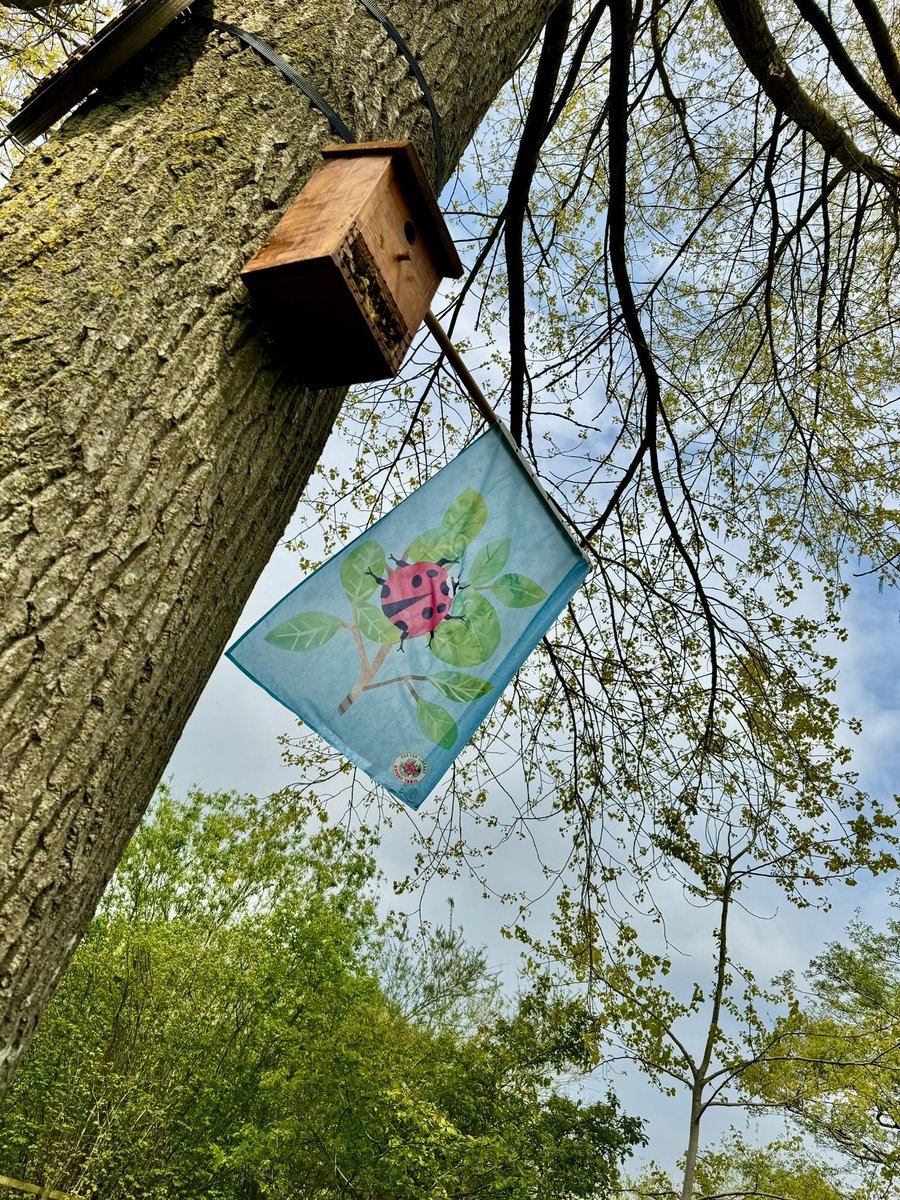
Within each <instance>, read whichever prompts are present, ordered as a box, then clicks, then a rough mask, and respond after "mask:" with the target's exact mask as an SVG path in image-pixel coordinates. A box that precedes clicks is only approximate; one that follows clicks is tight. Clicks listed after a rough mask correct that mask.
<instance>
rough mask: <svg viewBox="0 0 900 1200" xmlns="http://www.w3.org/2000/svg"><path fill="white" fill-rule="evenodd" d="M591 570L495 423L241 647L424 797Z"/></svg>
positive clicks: (358, 749) (379, 774) (327, 725)
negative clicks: (448, 668)
mask: <svg viewBox="0 0 900 1200" xmlns="http://www.w3.org/2000/svg"><path fill="white" fill-rule="evenodd" d="M587 570H588V567H587V563H586V561H585V559H584V557H583V555H582V553H581V551H580V550H579V548H578V547H577V546H576V545H575V543H574V541H573V540H572V538H571V536H570V535H569V533H568V531H567V530H566V529H565V527H564V526H563V525H562V523H561V521H560V519H559V517H558V516H557V515H556V513H555V512H554V511H553V509H552V508H551V507H550V505H549V503H548V501H547V500H546V498H545V497H544V495H543V493H542V492H541V491H540V488H539V487H538V485H537V484H536V483H535V481H534V479H533V477H532V476H531V473H530V471H529V469H528V468H527V466H526V465H525V464H524V463H523V461H522V460H521V458H520V457H519V454H518V452H517V451H516V449H515V447H514V446H513V444H512V443H511V441H510V439H509V435H508V434H507V433H506V431H505V430H504V429H503V428H502V427H498V426H495V427H494V428H492V429H490V430H488V432H487V433H485V434H483V435H482V436H481V437H480V438H478V439H477V440H476V441H474V442H473V443H472V444H471V445H470V446H468V447H467V448H466V449H465V450H463V451H462V453H461V454H459V455H458V456H457V458H455V459H454V460H453V461H452V462H450V463H448V464H447V466H445V467H444V468H443V469H442V470H440V471H438V472H437V474H435V475H434V476H433V477H432V478H431V479H429V480H428V482H427V483H425V484H423V485H422V486H421V487H420V488H419V489H417V490H416V491H415V492H413V493H412V494H411V495H410V496H408V497H407V498H406V499H405V500H403V501H402V502H401V503H400V504H399V505H398V506H397V507H396V508H395V509H393V510H392V511H391V512H389V513H388V514H386V515H385V516H384V517H382V518H381V519H380V520H379V521H377V522H375V524H374V525H372V526H371V528H370V529H368V530H367V531H366V532H365V533H363V534H361V535H360V536H359V537H358V538H356V540H355V541H353V542H352V543H350V545H349V546H346V547H345V548H344V549H343V550H341V551H340V552H339V553H338V554H336V555H335V556H334V557H333V558H332V559H330V560H329V561H328V562H326V563H325V564H324V565H323V566H321V567H320V568H319V569H318V570H317V571H315V572H314V573H313V574H312V575H310V576H309V578H308V579H306V580H304V581H303V582H302V583H301V584H300V585H299V586H298V587H296V588H295V589H294V590H293V591H292V592H290V593H289V594H288V595H287V596H285V597H284V599H283V600H281V601H279V603H278V604H276V605H275V606H274V608H272V609H271V610H270V611H269V612H268V613H267V614H266V615H265V616H264V617H263V618H262V619H261V620H260V621H258V622H257V623H256V625H254V626H253V628H252V629H250V630H249V631H248V632H247V633H246V634H244V635H243V637H241V638H240V639H239V640H238V641H237V642H236V643H235V644H234V645H233V646H232V647H231V648H230V649H229V650H228V651H227V654H228V657H229V658H230V659H231V660H232V661H233V662H234V663H235V664H236V665H237V666H238V667H239V668H240V669H241V670H242V671H244V672H245V674H247V675H249V676H250V678H251V679H253V680H255V682H257V683H259V684H260V685H261V686H262V687H263V688H265V689H266V691H268V692H269V693H270V694H271V695H273V696H274V697H275V698H276V699H278V700H279V701H281V703H283V704H284V705H286V706H287V707H288V708H289V709H290V710H291V711H292V712H294V713H296V714H297V715H298V716H299V717H300V718H301V719H302V720H303V721H304V722H305V723H306V724H307V725H308V726H310V728H312V729H314V730H315V731H316V732H317V733H319V734H321V736H323V737H324V738H325V739H326V740H327V741H328V742H330V743H331V744H332V745H333V746H335V747H336V748H337V749H338V750H340V751H341V752H342V753H343V754H344V755H345V756H346V757H347V758H349V759H350V761H351V762H354V763H356V764H357V765H358V766H360V767H362V768H363V769H364V770H365V771H366V772H367V773H368V774H369V775H370V776H371V777H372V779H373V780H375V781H376V782H377V783H380V784H382V785H383V786H384V787H385V788H387V790H388V791H390V792H391V793H392V794H393V795H396V796H399V797H400V799H402V800H403V801H404V802H405V803H407V804H409V805H410V807H412V808H418V807H419V805H420V804H421V803H422V801H423V800H425V798H426V797H427V796H428V795H429V794H430V792H431V791H432V790H433V789H434V787H435V786H436V785H437V784H438V782H439V781H440V778H441V776H442V775H443V774H444V773H445V772H446V770H447V769H448V768H449V766H450V765H451V763H452V762H453V760H454V759H455V758H456V756H457V755H458V754H459V753H460V751H461V750H462V749H463V747H464V746H465V744H466V743H467V742H468V740H469V739H470V738H471V736H472V734H473V733H474V732H475V730H476V729H477V728H478V726H479V725H480V724H481V722H482V721H483V720H484V718H485V717H486V716H487V714H488V712H489V711H490V710H491V708H493V706H494V704H495V703H496V702H497V700H498V699H499V697H500V694H501V693H502V691H503V688H504V687H505V686H506V685H507V683H509V681H510V679H512V677H513V675H514V674H515V673H516V671H517V670H518V669H519V667H520V666H521V665H522V663H523V662H524V661H525V659H526V658H527V657H528V655H529V654H530V653H531V651H532V649H533V648H534V646H535V645H536V644H537V642H538V641H539V640H540V638H541V637H542V636H543V634H544V633H545V632H546V631H547V629H548V628H549V627H550V625H551V624H552V623H553V621H554V620H555V619H556V617H557V616H558V614H559V612H560V611H561V609H562V608H563V606H564V605H565V604H566V603H567V601H568V600H569V599H570V598H571V596H572V594H573V593H574V592H575V591H576V589H577V588H578V587H579V586H580V584H581V583H582V581H583V580H584V577H585V575H586V574H587ZM446 667H450V668H452V669H451V670H447V669H445V668H446ZM473 668H476V669H477V670H475V671H473Z"/></svg>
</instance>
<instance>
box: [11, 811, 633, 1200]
mask: <svg viewBox="0 0 900 1200" xmlns="http://www.w3.org/2000/svg"><path fill="white" fill-rule="evenodd" d="M295 818H296V813H295V812H294V811H293V810H292V807H291V804H290V803H289V802H287V803H285V802H282V803H281V804H280V805H279V803H278V801H277V799H276V798H272V799H270V800H268V801H266V802H265V803H260V802H258V801H255V800H253V799H251V798H248V797H240V796H236V795H212V796H210V795H204V794H202V793H194V794H192V795H191V796H190V797H189V799H188V800H187V801H185V802H181V803H179V802H176V801H174V800H173V799H172V797H171V796H170V795H169V794H168V793H167V792H165V791H163V792H162V793H161V795H160V797H159V799H158V802H157V803H156V805H155V806H154V808H153V810H152V813H151V814H150V815H149V817H148V819H147V820H146V821H145V822H144V824H143V825H142V826H141V828H140V829H139V831H138V834H137V836H136V837H135V839H134V841H133V842H132V844H131V846H130V847H129V849H128V851H127V852H126V855H125V858H124V859H123V861H122V864H121V866H120V868H119V870H118V872H117V874H116V876H115V878H114V880H113V882H112V884H111V886H110V889H109V891H108V892H107V894H106V896H105V897H104V900H103V904H102V905H101V908H100V911H99V912H98V914H97V916H96V917H95V919H94V922H93V924H92V926H91V929H90V932H89V934H88V936H87V938H86V939H85V941H84V943H83V944H82V946H81V947H80V948H79V950H78V951H77V953H76V955H75V957H74V959H73V962H72V964H71V966H70V968H69V970H68V971H67V973H66V975H65V977H64V979H63V981H62V983H61V985H60V988H59V990H58V992H57V994H56V996H55V998H54V1000H53V1002H52V1004H51V1006H50V1008H49V1009H48V1011H47V1013H46V1016H45V1018H44V1021H43V1023H42V1025H41V1028H40V1032H39V1035H38V1037H37V1039H36V1041H35V1043H34V1045H33V1047H32V1050H31V1053H30V1054H29V1055H28V1056H27V1058H26V1059H25V1061H24V1063H23V1065H22V1068H21V1070H20V1073H19V1075H18V1076H17V1079H16V1082H15V1084H14V1086H13V1088H12V1089H11V1091H10V1093H9V1095H8V1097H7V1099H6V1102H5V1104H4V1107H3V1111H2V1115H0V1163H2V1166H3V1170H4V1171H5V1172H7V1173H10V1174H18V1176H19V1177H23V1178H25V1179H30V1180H38V1181H40V1182H41V1184H44V1183H53V1184H54V1185H55V1186H57V1187H59V1188H62V1189H63V1190H67V1191H71V1192H74V1193H76V1194H78V1195H80V1196H93V1195H98V1196H103V1197H109V1198H110V1200H112V1198H117V1197H121V1198H123V1200H124V1198H126V1197H127V1198H134V1200H138V1198H139V1197H164V1196H165V1197H179V1196H183V1197H185V1198H191V1200H193V1198H199V1197H211V1198H212V1197H215V1198H216V1200H224V1198H226V1197H235V1198H239V1197H240V1198H248V1197H258V1196H263V1195H265V1196H273V1197H280V1196H284V1197H287V1196H309V1197H316V1198H321V1197H329V1196H335V1197H337V1196H341V1197H351V1198H354V1200H362V1198H365V1197H371V1198H377V1197H384V1198H385V1200H397V1198H403V1197H408V1198H409V1200H413V1198H416V1200H418V1198H420V1197H422V1196H432V1197H436V1198H437V1197H451V1196H456V1197H472V1198H475V1197H488V1196H490V1197H492V1198H493V1197H498V1198H508V1200H520V1198H521V1200H525V1198H526V1197H538V1196H540V1197H549V1198H550V1200H553V1198H558V1200H572V1198H575V1197H579V1196H582V1197H585V1200H587V1198H588V1197H597V1196H601V1195H608V1194H611V1191H612V1190H613V1189H614V1188H615V1186H616V1184H617V1180H618V1170H619V1165H620V1163H621V1162H622V1160H623V1158H625V1157H626V1156H627V1155H628V1154H630V1153H631V1151H632V1149H633V1148H634V1147H635V1145H637V1144H638V1143H639V1142H640V1141H641V1140H642V1134H641V1127H640V1122H639V1121H636V1120H635V1119H633V1118H631V1117H628V1116H625V1115H624V1114H622V1113H621V1112H620V1111H619V1109H618V1106H617V1104H616V1102H615V1100H614V1099H613V1098H612V1097H608V1098H607V1099H605V1100H600V1101H594V1102H580V1101H578V1100H576V1099H573V1098H572V1097H571V1096H570V1095H568V1094H567V1093H566V1091H564V1090H562V1089H561V1087H560V1085H559V1084H558V1082H557V1080H558V1079H559V1077H560V1075H561V1073H566V1074H567V1075H571V1074H572V1073H573V1072H574V1073H576V1074H577V1073H578V1072H584V1071H585V1070H589V1069H590V1067H591V1066H592V1065H593V1064H592V1059H591V1041H590V1037H589V1036H588V1034H589V1027H590V1017H589V1015H588V1013H587V1010H586V1009H585V1008H584V1006H583V1005H581V1004H579V1003H576V1002H573V1001H568V1000H566V999H565V998H563V997H562V996H555V995H554V994H553V993H552V992H551V991H549V990H548V989H547V988H546V987H541V986H537V987H536V988H535V989H533V990H532V991H530V992H528V993H525V994H523V995H522V996H521V997H520V998H519V1000H518V1001H515V1002H513V1001H510V1000H506V999H504V998H503V997H502V995H501V994H500V991H499V989H498V987H497V984H496V982H495V980H494V979H493V977H492V976H491V974H490V972H489V971H488V970H487V968H486V966H485V962H484V958H483V956H482V955H481V954H480V953H479V952H477V951H475V950H472V949H470V948H469V947H467V946H466V944H465V943H464V942H463V940H462V938H461V935H460V933H459V931H458V930H454V929H452V928H449V929H444V930H436V931H432V932H430V933H428V932H425V933H419V934H411V935H409V934H406V933H405V931H404V930H403V928H402V927H401V926H400V925H398V924H397V919H396V918H390V919H388V920H387V922H385V921H384V920H382V919H379V918H378V915H377V912H376V908H375V903H374V894H373V893H372V891H371V889H370V884H371V881H372V872H373V866H372V863H371V860H370V859H369V857H368V856H367V855H366V854H365V852H364V851H363V850H361V849H360V848H354V847H353V846H351V845H348V843H347V841H346V839H345V838H344V837H342V836H341V835H340V834H339V833H336V832H334V831H325V832H322V833H320V834H318V835H317V836H314V837H310V838H306V837H304V836H303V835H301V834H299V833H297V832H296V830H295V829H294V828H293V825H294V821H295Z"/></svg>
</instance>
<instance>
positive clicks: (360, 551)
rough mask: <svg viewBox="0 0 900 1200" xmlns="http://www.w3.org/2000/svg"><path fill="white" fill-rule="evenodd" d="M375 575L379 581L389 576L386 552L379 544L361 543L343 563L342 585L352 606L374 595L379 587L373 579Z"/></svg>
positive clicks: (346, 556)
mask: <svg viewBox="0 0 900 1200" xmlns="http://www.w3.org/2000/svg"><path fill="white" fill-rule="evenodd" d="M369 571H371V572H372V575H370V574H369ZM373 575H377V576H378V578H379V579H384V577H385V576H386V575H387V564H386V562H385V558H384V551H383V550H382V548H381V547H380V546H379V545H378V543H377V542H360V544H359V545H358V546H354V547H353V549H352V550H351V551H350V552H349V553H348V554H346V555H345V556H344V559H343V561H342V562H341V585H342V587H343V589H344V591H345V592H346V593H347V599H348V600H349V601H350V603H351V604H358V603H359V602H360V600H365V599H366V597H367V596H371V595H372V593H373V592H374V591H375V589H376V588H377V587H378V580H376V579H373V577H372V576H373Z"/></svg>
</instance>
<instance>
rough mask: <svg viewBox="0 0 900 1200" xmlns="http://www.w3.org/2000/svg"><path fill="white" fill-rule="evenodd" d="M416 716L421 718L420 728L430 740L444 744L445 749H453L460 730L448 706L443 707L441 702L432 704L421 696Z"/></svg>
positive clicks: (436, 743)
mask: <svg viewBox="0 0 900 1200" xmlns="http://www.w3.org/2000/svg"><path fill="white" fill-rule="evenodd" d="M416 716H417V717H418V718H419V728H420V729H421V730H422V732H423V733H424V734H425V736H426V737H427V738H428V740H429V742H434V744H435V745H436V746H443V748H444V749H445V750H452V749H453V746H454V744H455V742H456V739H457V738H458V737H459V730H458V729H457V727H456V722H455V721H454V720H453V718H452V717H451V716H450V714H449V713H448V712H447V710H446V708H441V706H440V705H439V704H430V703H429V702H428V701H427V700H423V699H422V697H421V696H420V697H419V703H418V704H417V705H416Z"/></svg>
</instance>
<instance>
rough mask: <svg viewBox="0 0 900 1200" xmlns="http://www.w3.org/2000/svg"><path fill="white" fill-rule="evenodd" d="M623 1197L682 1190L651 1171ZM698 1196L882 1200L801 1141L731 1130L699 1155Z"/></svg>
mask: <svg viewBox="0 0 900 1200" xmlns="http://www.w3.org/2000/svg"><path fill="white" fill-rule="evenodd" d="M624 1194H625V1195H626V1196H628V1197H634V1198H637V1197H647V1198H649V1197H653V1200H667V1198H669V1197H671V1200H679V1197H680V1196H681V1189H680V1188H679V1187H677V1186H676V1185H675V1183H674V1181H673V1180H672V1179H671V1178H670V1176H669V1175H668V1174H667V1173H665V1172H663V1171H659V1170H656V1169H651V1170H649V1171H647V1172H646V1173H645V1174H644V1175H642V1176H641V1177H640V1178H638V1179H637V1180H635V1181H634V1182H633V1183H632V1184H631V1185H630V1186H628V1187H627V1188H626V1189H625V1192H624ZM695 1196H696V1200H707V1197H710V1198H712V1197H717V1198H722V1200H725V1198H726V1197H727V1198H728V1200H751V1197H764V1198H765V1200H881V1190H880V1189H879V1188H878V1187H877V1186H875V1187H873V1186H872V1185H871V1184H870V1183H861V1182H859V1181H857V1182H855V1183H854V1181H853V1180H851V1179H848V1178H847V1177H845V1176H844V1175H842V1173H841V1172H840V1171H839V1170H838V1169H836V1167H835V1164H834V1163H833V1162H830V1161H828V1160H827V1159H824V1160H823V1159H822V1157H821V1155H814V1154H811V1153H810V1150H809V1148H808V1147H807V1146H804V1144H803V1143H802V1141H800V1140H799V1139H797V1138H793V1139H787V1140H779V1141H774V1142H770V1143H768V1144H763V1145H753V1144H751V1143H749V1142H748V1141H747V1140H746V1138H745V1137H744V1136H742V1135H741V1134H739V1133H736V1132H734V1131H732V1132H731V1133H730V1134H729V1135H728V1136H727V1137H726V1138H725V1139H724V1140H723V1141H722V1142H721V1143H720V1144H719V1145H717V1146H715V1147H712V1148H710V1149H708V1150H706V1151H704V1152H703V1153H702V1154H701V1155H700V1158H699V1161H698V1163H697V1177H696V1191H695Z"/></svg>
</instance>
